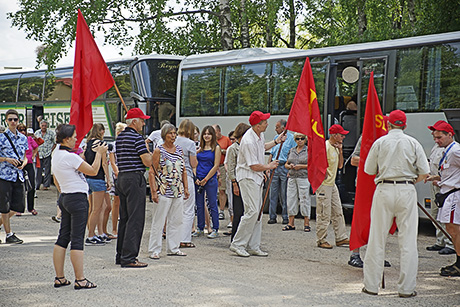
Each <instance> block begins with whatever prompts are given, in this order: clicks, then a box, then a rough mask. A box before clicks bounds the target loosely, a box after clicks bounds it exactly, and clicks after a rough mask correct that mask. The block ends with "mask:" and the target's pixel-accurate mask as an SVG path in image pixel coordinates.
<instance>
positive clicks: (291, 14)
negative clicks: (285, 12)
mask: <svg viewBox="0 0 460 307" xmlns="http://www.w3.org/2000/svg"><path fill="white" fill-rule="evenodd" d="M288 2H289V46H288V47H289V48H295V37H296V35H295V32H296V31H295V17H296V16H295V15H296V14H295V3H294V0H289V1H288Z"/></svg>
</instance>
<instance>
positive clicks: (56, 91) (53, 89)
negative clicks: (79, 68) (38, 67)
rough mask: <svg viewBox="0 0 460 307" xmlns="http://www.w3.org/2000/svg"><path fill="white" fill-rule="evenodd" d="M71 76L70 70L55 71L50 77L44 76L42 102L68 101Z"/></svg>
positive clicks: (70, 90) (70, 89)
mask: <svg viewBox="0 0 460 307" xmlns="http://www.w3.org/2000/svg"><path fill="white" fill-rule="evenodd" d="M72 76H73V70H72V69H57V70H56V71H54V72H53V73H52V74H51V75H48V76H46V83H45V97H44V100H45V101H54V100H70V96H71V95H72Z"/></svg>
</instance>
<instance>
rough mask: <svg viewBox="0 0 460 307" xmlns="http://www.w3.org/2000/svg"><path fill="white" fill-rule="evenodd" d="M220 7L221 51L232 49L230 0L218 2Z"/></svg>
mask: <svg viewBox="0 0 460 307" xmlns="http://www.w3.org/2000/svg"><path fill="white" fill-rule="evenodd" d="M219 3H220V5H219V7H220V16H219V19H220V29H221V30H220V33H221V37H220V41H221V44H222V50H232V49H233V35H232V19H231V11H230V0H219Z"/></svg>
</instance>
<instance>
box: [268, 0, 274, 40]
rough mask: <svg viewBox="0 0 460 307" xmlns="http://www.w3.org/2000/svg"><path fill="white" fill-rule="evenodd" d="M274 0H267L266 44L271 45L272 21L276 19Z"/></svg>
mask: <svg viewBox="0 0 460 307" xmlns="http://www.w3.org/2000/svg"><path fill="white" fill-rule="evenodd" d="M274 1H275V0H267V26H266V31H267V32H266V46H267V47H273V34H274V31H275V27H274V23H275V20H276V11H275V10H274V7H275V5H274Z"/></svg>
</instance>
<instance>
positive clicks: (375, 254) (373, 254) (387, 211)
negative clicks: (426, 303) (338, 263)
mask: <svg viewBox="0 0 460 307" xmlns="http://www.w3.org/2000/svg"><path fill="white" fill-rule="evenodd" d="M405 128H406V114H405V113H404V112H403V111H401V110H395V111H393V112H391V113H390V116H389V119H388V129H389V132H388V134H387V135H384V136H382V137H381V138H379V139H377V140H376V141H375V142H374V144H373V145H372V147H371V149H370V151H369V154H368V156H367V159H366V163H365V165H364V171H365V172H366V173H367V174H369V175H376V177H375V180H374V181H375V184H376V185H377V187H376V189H375V192H374V197H373V199H372V208H371V227H370V232H369V242H368V245H367V252H366V257H365V258H364V288H363V289H362V291H363V292H364V293H366V294H370V295H377V293H378V291H379V285H380V282H381V280H382V275H383V265H384V257H385V243H386V239H387V236H388V232H389V231H390V228H391V226H392V224H393V219H394V218H396V225H398V241H399V247H400V253H401V264H400V266H401V269H400V275H399V281H398V293H399V296H400V297H413V296H416V295H417V292H415V285H416V277H417V269H418V252H417V229H418V210H417V191H416V190H415V183H416V182H419V181H422V180H424V179H425V178H426V177H427V176H428V174H429V172H430V168H429V166H428V159H427V158H426V155H425V151H424V150H423V147H422V145H420V143H419V142H418V141H417V140H416V139H414V138H413V137H410V136H408V135H406V134H404V132H403V130H404V129H405Z"/></svg>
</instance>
